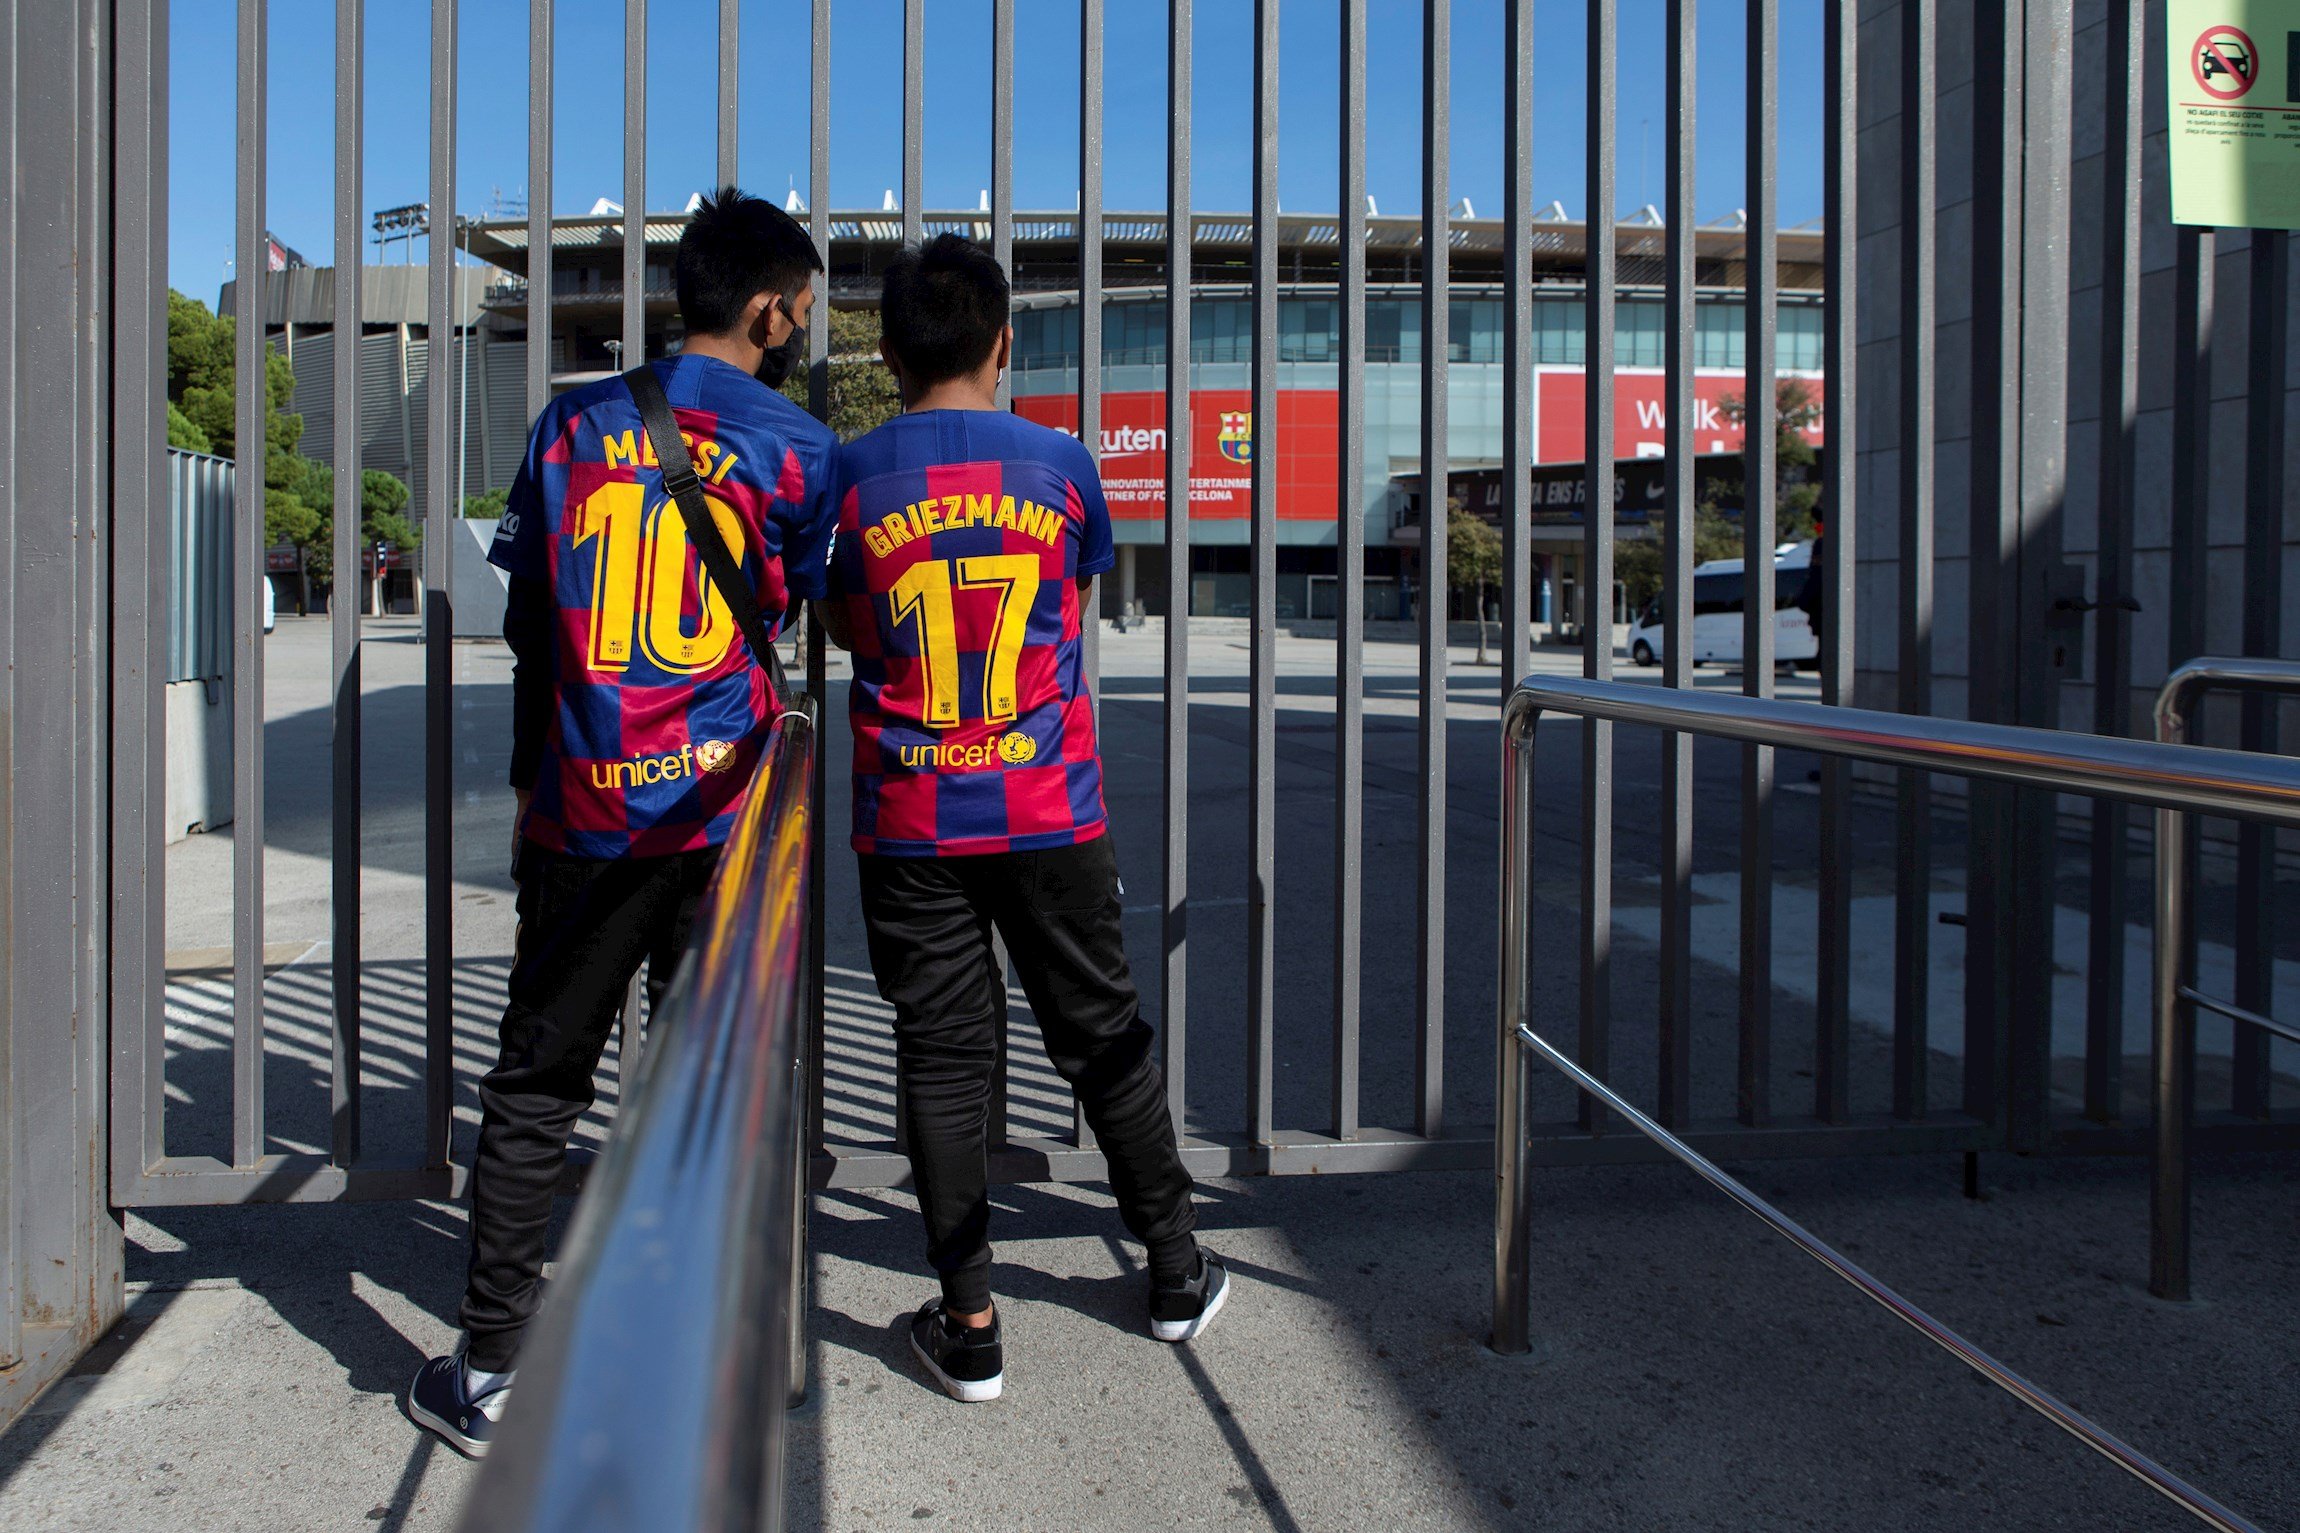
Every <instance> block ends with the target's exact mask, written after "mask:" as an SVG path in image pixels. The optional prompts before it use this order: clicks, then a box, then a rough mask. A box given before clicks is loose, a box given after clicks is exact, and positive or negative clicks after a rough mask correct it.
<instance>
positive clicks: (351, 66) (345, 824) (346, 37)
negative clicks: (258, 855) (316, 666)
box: [327, 0, 367, 1167]
mask: <svg viewBox="0 0 2300 1533" xmlns="http://www.w3.org/2000/svg"><path fill="white" fill-rule="evenodd" d="M365 12H366V7H365V6H364V5H363V4H362V3H361V0H336V8H335V248H336V249H338V250H341V251H349V252H352V253H353V257H352V258H351V259H346V260H340V261H338V262H337V263H336V273H335V341H334V356H333V361H334V364H335V365H334V368H333V373H334V384H335V440H334V444H333V455H334V458H335V471H334V487H335V589H334V590H333V591H332V592H331V593H330V594H329V596H328V603H327V610H328V625H329V628H330V629H331V634H330V638H331V640H332V646H333V659H334V669H335V692H334V699H335V700H334V705H333V709H332V712H331V715H330V717H331V720H332V725H333V736H334V738H333V741H332V745H333V760H332V763H331V765H332V769H333V777H332V782H333V792H332V802H331V805H330V810H331V813H330V817H329V824H330V836H329V842H330V846H329V862H328V871H329V925H330V936H331V938H332V945H331V949H330V953H329V959H328V963H329V969H330V972H331V974H332V977H333V980H334V985H333V991H334V1002H335V1006H334V1012H335V1015H334V1022H335V1028H334V1035H333V1036H334V1044H333V1052H332V1057H331V1058H330V1060H329V1072H328V1079H329V1087H328V1095H329V1109H330V1113H331V1116H332V1122H333V1130H332V1133H331V1135H330V1140H329V1143H330V1148H331V1152H332V1154H333V1157H334V1160H335V1163H336V1164H337V1165H339V1166H346V1167H348V1166H350V1165H352V1164H353V1163H354V1162H356V1161H357V1160H358V1159H359V1148H360V929H359V925H360V923H359V915H360V760H359V746H360V699H359V688H360V683H359V674H360V665H359V661H360V613H359V607H360V604H359V601H358V600H357V594H358V592H359V589H360V584H361V582H360V578H359V560H360V552H361V545H362V544H364V543H365V542H366V541H367V539H366V537H365V535H364V533H363V530H362V527H361V522H362V517H361V514H360V491H361V488H362V477H361V473H360V461H359V443H360V435H359V352H360V344H361V340H360V338H361V335H362V334H363V326H362V324H361V318H360V306H359V298H360V278H361V271H360V263H359V261H358V260H357V258H356V256H357V252H358V250H359V242H360V221H361V215H362V212H363V210H364V209H365V207H366V195H365V189H364V188H365V181H364V176H363V166H362V142H361V125H362V122H363V117H362V113H363V111H364V110H365V93H364V88H363V86H364V76H363V70H364V69H365V66H366V50H365V42H366V37H365V21H364V17H365Z"/></svg>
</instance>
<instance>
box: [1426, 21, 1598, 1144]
mask: <svg viewBox="0 0 2300 1533" xmlns="http://www.w3.org/2000/svg"><path fill="white" fill-rule="evenodd" d="M1600 3H1605V4H1610V3H1611V0H1600ZM1452 60H1453V7H1452V5H1451V3H1450V0H1423V4H1422V289H1421V299H1422V368H1421V386H1422V388H1421V393H1422V397H1421V407H1422V526H1421V612H1420V617H1421V741H1420V744H1421V756H1420V763H1419V771H1418V773H1417V774H1416V781H1415V788H1416V791H1417V792H1418V794H1419V796H1420V804H1419V806H1418V807H1419V811H1420V815H1421V821H1420V830H1421V860H1420V864H1419V866H1418V869H1417V872H1418V878H1419V885H1418V890H1417V894H1418V905H1417V909H1418V911H1419V915H1420V921H1419V932H1418V940H1417V942H1416V944H1415V954H1416V968H1415V1001H1414V1028H1415V1042H1414V1132H1415V1133H1417V1134H1419V1135H1421V1136H1422V1137H1423V1138H1425V1139H1428V1138H1435V1137H1436V1136H1437V1135H1439V1134H1440V1133H1443V1132H1444V1130H1445V860H1446V859H1445V854H1446V844H1445V840H1446V812H1445V806H1446V776H1445V757H1446V751H1445V747H1446V689H1447V676H1448V668H1447V664H1446V593H1447V591H1448V589H1449V588H1450V582H1449V581H1448V580H1447V578H1446V516H1447V513H1448V512H1449V511H1450V509H1451V506H1452V502H1451V499H1450V497H1449V495H1448V492H1447V488H1446V405H1447V394H1448V390H1449V383H1450V379H1451V376H1452V365H1451V363H1452V358H1451V356H1450V352H1451V349H1452V348H1451V346H1450V345H1449V340H1448V328H1447V327H1448V322H1449V321H1450V319H1451V318H1452V313H1453V301H1452V300H1453V295H1452V289H1451V283H1452V275H1451V273H1452V270H1453V267H1452V262H1451V260H1450V259H1449V258H1450V257H1451V255H1452V252H1453V226H1452V219H1451V218H1450V216H1449V210H1450V208H1451V198H1452V195H1453V193H1452V184H1453V177H1452V164H1453V158H1452V148H1453V110H1452V106H1453V75H1452Z"/></svg>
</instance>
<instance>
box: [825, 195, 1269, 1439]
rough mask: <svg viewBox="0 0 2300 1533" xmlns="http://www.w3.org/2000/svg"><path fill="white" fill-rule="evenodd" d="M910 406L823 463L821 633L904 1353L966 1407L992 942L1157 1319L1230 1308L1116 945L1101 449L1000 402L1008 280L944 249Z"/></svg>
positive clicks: (981, 1328)
mask: <svg viewBox="0 0 2300 1533" xmlns="http://www.w3.org/2000/svg"><path fill="white" fill-rule="evenodd" d="M880 321H881V324H882V326H883V331H884V341H883V343H882V349H883V353H884V356H885V359H886V363H887V366H888V367H889V368H890V369H891V370H892V371H893V372H894V374H895V376H896V378H897V379H898V380H899V382H900V383H901V386H902V397H903V407H904V413H903V414H902V415H901V416H899V417H898V418H896V419H895V420H893V421H891V422H889V423H888V424H886V425H884V426H882V427H880V428H879V429H878V430H876V431H874V432H872V433H870V434H869V435H868V436H865V437H863V438H861V439H860V440H858V441H855V442H851V443H849V444H847V446H846V447H844V448H843V449H841V451H840V455H839V473H838V480H837V489H836V492H835V493H836V497H837V502H838V510H837V514H838V529H839V530H838V536H837V539H836V542H835V544H834V553H833V556H832V561H831V575H830V584H831V591H832V595H831V599H830V601H829V602H827V603H825V604H823V606H822V608H821V610H822V613H823V626H824V629H825V631H826V632H827V633H828V634H829V635H830V636H831V638H832V640H833V641H834V642H836V643H837V644H838V645H839V646H840V647H841V648H843V649H847V650H851V651H852V652H853V655H854V672H855V674H854V686H853V691H852V693H851V697H850V701H849V703H848V709H847V712H848V718H849V720H850V722H851V723H852V726H853V730H854V846H855V850H856V852H857V853H859V854H860V859H861V871H862V902H863V919H864V923H865V926H866V927H867V929H868V933H869V940H870V955H871V968H872V970H873V971H874V972H875V973H876V975H877V978H878V987H879V993H880V994H881V995H883V996H884V997H885V998H886V999H887V1001H888V1002H889V1003H891V1004H892V1005H893V1007H894V1011H895V1045H896V1053H897V1057H898V1061H899V1067H900V1068H899V1078H900V1087H899V1089H900V1091H901V1093H902V1101H903V1108H904V1115H905V1118H906V1120H907V1123H908V1125H909V1140H910V1142H909V1145H908V1147H907V1148H908V1152H909V1155H910V1161H911V1169H912V1173H913V1175H914V1178H915V1180H916V1184H917V1189H918V1204H919V1211H920V1213H921V1214H923V1215H924V1216H925V1219H926V1232H927V1260H928V1261H929V1262H930V1263H931V1264H932V1265H933V1267H934V1269H935V1271H936V1272H937V1273H938V1274H939V1275H940V1276H941V1279H942V1297H941V1299H940V1300H939V1301H936V1302H934V1303H930V1304H928V1305H926V1306H925V1307H924V1308H922V1309H921V1310H920V1311H919V1312H918V1314H917V1315H916V1317H914V1319H913V1320H912V1322H911V1348H912V1350H913V1351H914V1352H915V1353H916V1354H917V1356H918V1359H919V1361H920V1363H921V1364H922V1365H923V1366H924V1367H925V1368H926V1369H927V1371H928V1372H929V1373H930V1374H931V1375H932V1376H933V1378H934V1380H935V1382H936V1383H937V1384H939V1385H940V1386H941V1387H942V1388H943V1389H944V1390H946V1391H947V1392H948V1393H950V1394H951V1395H952V1396H954V1397H955V1398H957V1399H960V1400H991V1399H996V1398H997V1397H998V1394H999V1391H1000V1388H1001V1387H1002V1384H1003V1379H1004V1369H1003V1365H1002V1354H1001V1348H1000V1342H999V1329H998V1317H997V1314H996V1311H995V1310H994V1308H993V1307H992V1304H991V1297H990V1240H989V1222H990V1202H989V1198H988V1191H987V1185H986V1184H987V1180H988V1178H987V1165H986V1157H987V1153H988V1145H987V1142H986V1131H987V1127H988V1118H989V1108H990V1101H991V1078H992V1074H993V1072H994V1071H995V1069H996V1067H997V1060H998V1033H999V1029H1000V1026H1001V1025H1002V1024H1003V1022H1004V1020H1005V1015H1006V1008H1005V983H1006V981H1005V975H1004V973H1003V972H1002V970H1001V968H1000V966H999V963H998V960H997V959H996V957H995V956H994V952H993V947H992V933H993V932H994V931H995V932H996V933H997V934H998V935H999V936H1002V937H1004V938H1005V941H1006V946H1007V949H1008V952H1009V953H1010V954H1011V955H1012V958H1013V962H1014V968H1015V972H1016V974H1017V975H1018V976H1019V977H1020V978H1021V981H1022V987H1023V990H1024V992H1025V993H1026V994H1027V995H1028V996H1029V997H1030V1009H1031V1011H1032V1013H1033V1014H1034V1015H1035V1016H1036V1017H1037V1019H1038V1025H1039V1029H1040V1031H1041V1033H1042V1034H1043V1036H1044V1038H1045V1040H1046V1052H1047V1054H1048V1056H1049V1057H1050V1058H1051V1059H1052V1060H1053V1062H1054V1065H1055V1068H1056V1069H1058V1070H1060V1071H1061V1072H1062V1075H1063V1078H1064V1079H1065V1080H1067V1081H1069V1082H1070V1085H1071V1089H1072V1090H1073V1091H1075V1092H1076V1093H1077V1095H1078V1100H1079V1103H1080V1105H1081V1106H1082V1107H1083V1108H1084V1109H1085V1113H1086V1121H1087V1122H1088V1123H1089V1124H1090V1125H1091V1126H1092V1127H1093V1130H1094V1133H1095V1137H1096V1139H1097V1140H1098V1142H1099V1144H1100V1146H1101V1149H1102V1153H1103V1155H1104V1157H1105V1158H1106V1159H1107V1160H1108V1162H1109V1166H1110V1184H1111V1190H1112V1191H1113V1192H1114V1193H1115V1194H1116V1195H1117V1200H1118V1208H1119V1212H1120V1214H1121V1215H1122V1216H1123V1217H1124V1219H1125V1222H1126V1227H1127V1229H1128V1230H1130V1231H1131V1232H1132V1233H1133V1234H1134V1236H1135V1238H1136V1239H1138V1240H1140V1241H1142V1242H1143V1244H1144V1245H1145V1246H1146V1247H1148V1250H1149V1266H1150V1278H1151V1287H1150V1316H1149V1318H1150V1328H1151V1331H1152V1334H1154V1335H1155V1336H1157V1337H1158V1338H1159V1339H1160V1340H1162V1341H1187V1340H1189V1339H1190V1338H1192V1337H1194V1336H1196V1335H1197V1334H1198V1333H1199V1332H1200V1331H1201V1330H1203V1329H1204V1327H1205V1325H1206V1323H1207V1322H1208V1321H1209V1320H1211V1319H1212V1318H1213V1316H1214V1312H1215V1311H1216V1310H1218V1309H1219V1308H1220V1307H1221V1305H1222V1302H1223V1300H1224V1299H1225V1298H1226V1297H1227V1296H1228V1281H1229V1280H1228V1276H1227V1274H1226V1272H1225V1271H1224V1269H1223V1266H1222V1263H1221V1260H1220V1259H1219V1258H1218V1257H1215V1256H1213V1255H1212V1254H1211V1253H1208V1252H1202V1251H1200V1250H1199V1249H1198V1244H1197V1241H1196V1239H1195V1238H1194V1236H1193V1235H1192V1233H1191V1231H1192V1229H1193V1227H1194V1225H1195V1222H1196V1221H1195V1218H1194V1215H1193V1213H1192V1210H1191V1206H1190V1192H1191V1187H1190V1175H1189V1173H1188V1172H1187V1171H1185V1170H1184V1169H1183V1168H1182V1160H1181V1157H1180V1155H1178V1154H1177V1153H1176V1151H1175V1147H1174V1125H1173V1122H1172V1120H1171V1118H1170V1117H1169V1116H1168V1114H1167V1110H1166V1088H1165V1084H1164V1081H1163V1080H1162V1078H1161V1077H1160V1074H1159V1070H1158V1066H1157V1063H1156V1061H1155V1060H1154V1059H1153V1058H1152V1057H1151V1043H1152V1040H1153V1036H1154V1035H1153V1034H1152V1032H1151V1030H1150V1026H1149V1024H1148V1023H1146V1022H1144V1021H1143V1020H1142V1017H1141V1015H1140V1012H1139V1009H1138V1007H1137V1005H1136V998H1135V992H1134V983H1133V980H1132V978H1131V976H1130V975H1129V973H1128V970H1127V965H1126V945H1125V941H1124V939H1123V937H1122V936H1121V934H1120V931H1119V906H1118V863H1117V859H1116V856H1115V855H1114V853H1113V852H1112V850H1111V846H1110V838H1109V836H1108V835H1107V834H1106V827H1105V822H1104V815H1103V806H1102V760H1101V756H1100V753H1099V751H1098V748H1097V746H1096V743H1095V737H1094V704H1093V700H1092V699H1091V698H1090V697H1089V696H1088V695H1087V690H1086V677H1085V668H1084V657H1083V654H1082V643H1081V637H1080V634H1081V626H1080V625H1081V623H1082V622H1083V621H1086V620H1087V619H1086V618H1085V616H1084V614H1082V612H1081V610H1080V608H1081V604H1082V600H1083V598H1084V596H1085V593H1086V592H1087V591H1088V589H1089V587H1090V583H1091V581H1092V580H1093V577H1094V576H1095V575H1097V574H1098V573H1100V572H1101V571H1103V570H1106V569H1108V568H1109V567H1110V566H1111V564H1112V562H1113V553H1112V549H1111V540H1110V511H1109V508H1108V507H1107V506H1106V505H1105V504H1104V503H1103V498H1102V485H1101V479H1100V477H1099V475H1097V473H1096V472H1095V467H1094V460H1093V459H1092V457H1090V456H1089V455H1088V453H1087V451H1086V449H1085V448H1084V447H1083V446H1082V445H1080V443H1079V442H1078V441H1077V440H1076V439H1075V438H1073V437H1069V436H1065V435H1063V434H1062V433H1061V432H1058V431H1052V430H1049V429H1047V428H1046V427H1043V426H1038V425H1034V424H1032V423H1030V422H1028V421H1025V420H1023V419H1021V418H1020V417H1018V416H1015V415H1011V414H1008V413H1006V412H1004V411H1001V410H1000V409H998V407H997V389H998V378H999V374H1000V373H1001V372H1002V371H1003V370H1004V369H1005V367H1006V364H1007V358H1008V354H1009V352H1010V351H1011V350H1012V347H1013V343H1014V332H1013V330H1012V329H1011V328H1010V327H1009V326H1008V324H1007V284H1006V277H1005V274H1004V273H1003V272H1001V271H1000V270H999V268H998V264H997V263H996V262H995V261H993V260H992V259H991V258H990V256H988V255H987V254H985V253H984V252H983V251H981V250H980V249H978V248H976V247H975V246H974V245H971V244H969V243H968V242H967V241H965V240H963V239H961V238H959V237H958V236H957V235H955V234H946V235H943V236H940V237H939V238H937V239H936V240H934V241H933V242H932V243H931V244H929V245H927V246H926V247H925V248H924V249H923V250H907V251H904V252H903V253H902V254H900V255H898V256H897V257H896V258H895V259H894V261H893V262H892V263H890V264H889V266H888V267H887V270H886V277H885V287H884V291H883V295H882V299H881V304H880Z"/></svg>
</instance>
